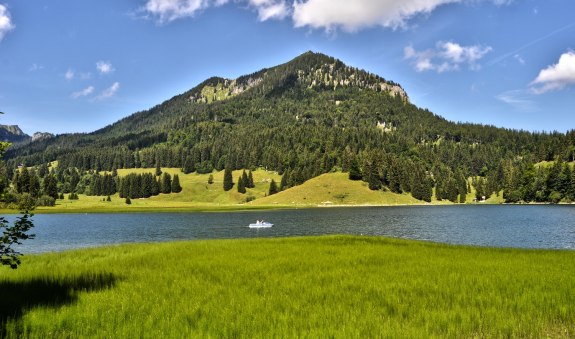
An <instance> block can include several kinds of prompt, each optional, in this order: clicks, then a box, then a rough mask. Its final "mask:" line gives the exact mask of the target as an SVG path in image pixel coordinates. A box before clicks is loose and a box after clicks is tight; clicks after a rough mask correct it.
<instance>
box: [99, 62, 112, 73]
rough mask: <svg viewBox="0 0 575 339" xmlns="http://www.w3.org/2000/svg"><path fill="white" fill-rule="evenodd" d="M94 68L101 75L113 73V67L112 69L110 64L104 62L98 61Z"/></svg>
mask: <svg viewBox="0 0 575 339" xmlns="http://www.w3.org/2000/svg"><path fill="white" fill-rule="evenodd" d="M96 68H97V69H98V72H100V73H101V74H108V73H112V72H113V71H114V67H112V64H111V63H110V62H106V61H98V62H97V63H96Z"/></svg>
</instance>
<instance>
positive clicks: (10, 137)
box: [0, 125, 54, 149]
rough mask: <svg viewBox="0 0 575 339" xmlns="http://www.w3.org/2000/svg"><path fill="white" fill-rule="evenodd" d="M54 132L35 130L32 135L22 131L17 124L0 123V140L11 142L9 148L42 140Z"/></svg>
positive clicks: (52, 135)
mask: <svg viewBox="0 0 575 339" xmlns="http://www.w3.org/2000/svg"><path fill="white" fill-rule="evenodd" d="M53 137H54V134H52V133H47V132H36V133H34V134H33V135H32V136H29V135H28V134H26V133H24V132H23V131H22V130H21V129H20V127H19V126H18V125H0V141H7V142H9V143H11V144H12V145H11V148H12V149H14V148H18V147H22V146H24V145H26V144H29V143H31V142H34V141H43V140H46V139H50V138H53Z"/></svg>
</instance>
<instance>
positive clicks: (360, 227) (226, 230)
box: [8, 205, 575, 253]
mask: <svg viewBox="0 0 575 339" xmlns="http://www.w3.org/2000/svg"><path fill="white" fill-rule="evenodd" d="M8 219H10V220H13V219H14V216H10V217H9V218H8ZM261 219H264V220H266V221H269V222H272V223H273V224H274V227H272V228H266V229H250V228H248V227H247V225H248V224H250V223H252V222H255V221H256V220H261ZM33 220H34V224H35V225H36V227H35V228H34V230H33V233H35V234H36V238H35V239H33V240H27V241H25V243H24V244H23V245H22V246H20V247H19V249H20V250H21V251H23V252H24V253H42V252H50V251H63V250H68V249H74V248H82V247H93V246H101V245H109V244H118V243H131V242H159V241H175V240H193V239H221V238H252V237H287V236H304V235H323V234H355V235H380V236H388V237H396V238H405V239H417V240H428V241H433V242H441V243H449V244H465V245H478V246H490V247H519V248H549V249H575V206H567V205H531V206H524V205H523V206H522V205H462V206H405V207H353V208H315V209H294V210H275V211H243V212H225V213H219V212H218V213H216V212H207V213H197V212H194V213H120V214H38V215H35V216H34V217H33Z"/></svg>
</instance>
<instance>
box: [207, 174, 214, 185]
mask: <svg viewBox="0 0 575 339" xmlns="http://www.w3.org/2000/svg"><path fill="white" fill-rule="evenodd" d="M213 183H214V176H213V175H212V174H210V176H209V177H208V184H210V185H211V184H213Z"/></svg>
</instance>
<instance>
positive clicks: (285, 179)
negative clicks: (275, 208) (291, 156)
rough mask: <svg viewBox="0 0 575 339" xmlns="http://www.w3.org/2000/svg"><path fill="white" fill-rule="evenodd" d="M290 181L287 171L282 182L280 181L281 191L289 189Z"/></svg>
mask: <svg viewBox="0 0 575 339" xmlns="http://www.w3.org/2000/svg"><path fill="white" fill-rule="evenodd" d="M288 179H289V171H287V170H286V171H285V172H284V175H282V180H281V181H280V191H283V190H285V189H287V188H288Z"/></svg>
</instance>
